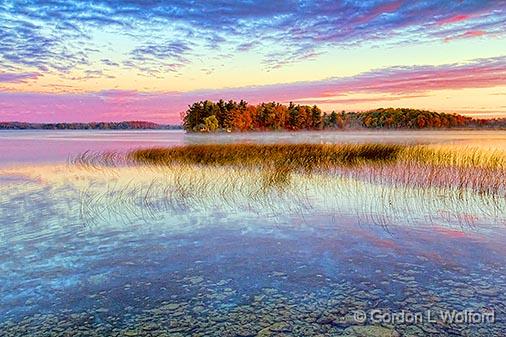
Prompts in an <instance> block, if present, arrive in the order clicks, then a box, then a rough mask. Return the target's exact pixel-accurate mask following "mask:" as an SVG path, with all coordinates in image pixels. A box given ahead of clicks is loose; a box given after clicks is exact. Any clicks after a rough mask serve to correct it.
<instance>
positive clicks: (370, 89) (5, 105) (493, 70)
mask: <svg viewBox="0 0 506 337" xmlns="http://www.w3.org/2000/svg"><path fill="white" fill-rule="evenodd" d="M504 85H506V56H503V57H496V58H489V59H478V60H474V61H472V62H469V63H464V64H447V65H440V66H412V67H391V68H385V69H378V70H373V71H369V72H366V73H362V74H358V75H356V76H351V77H344V78H329V79H324V80H319V81H306V82H295V83H284V84H275V85H264V86H250V87H242V88H225V89H207V90H197V91H190V92H155V93H141V92H137V91H131V90H127V91H121V90H110V91H101V92H95V93H82V94H71V93H67V94H66V93H61V94H52V93H23V92H8V91H3V92H2V91H0V120H3V121H12V120H18V121H30V122H58V121H98V120H100V121H118V120H132V119H135V120H139V119H142V120H151V121H154V122H162V123H177V122H179V121H180V113H181V112H182V111H184V110H185V109H186V107H187V106H188V104H191V103H192V102H194V101H198V100H205V99H210V100H218V99H221V98H223V99H235V100H239V99H245V100H247V101H249V102H251V103H258V102H262V101H273V100H274V101H280V102H290V101H304V102H308V104H315V103H341V104H354V103H364V102H371V104H373V103H375V102H381V101H385V100H394V99H396V98H380V99H370V101H368V100H369V98H363V99H348V98H346V97H343V98H342V99H341V98H337V99H336V98H331V97H332V96H344V95H347V94H352V93H374V94H386V95H397V96H398V97H399V99H402V98H403V97H404V98H410V97H417V96H420V95H424V94H427V92H429V91H433V90H443V89H455V90H456V89H464V88H489V87H496V86H504ZM360 100H361V101H360ZM375 105H376V104H375Z"/></svg>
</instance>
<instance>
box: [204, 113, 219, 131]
mask: <svg viewBox="0 0 506 337" xmlns="http://www.w3.org/2000/svg"><path fill="white" fill-rule="evenodd" d="M219 126H220V125H219V122H218V119H217V118H216V116H215V115H211V116H209V117H206V118H204V127H205V129H206V131H207V132H214V131H216V130H218V128H219Z"/></svg>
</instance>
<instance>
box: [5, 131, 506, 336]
mask: <svg viewBox="0 0 506 337" xmlns="http://www.w3.org/2000/svg"><path fill="white" fill-rule="evenodd" d="M237 142H250V143H307V142H311V143H368V142H375V143H376V142H379V143H400V144H405V143H408V144H415V143H416V144H418V143H421V144H444V145H450V146H453V147H456V148H459V149H462V151H466V150H467V149H469V148H475V147H479V148H491V149H495V150H499V151H502V150H504V151H506V131H413V132H411V131H394V132H382V131H370V132H369V131H368V132H365V131H364V132H362V131H360V132H352V131H346V132H297V133H288V132H286V133H251V134H222V135H187V134H185V133H183V132H182V131H5V132H0V158H1V162H0V251H1V252H2V253H1V254H0V293H1V297H0V335H1V336H138V335H139V336H399V335H402V336H504V335H506V319H505V312H506V308H505V303H506V244H505V242H506V212H505V210H506V198H505V197H504V195H499V196H497V195H494V196H491V195H483V194H479V193H474V192H472V191H466V192H462V191H460V190H455V191H453V190H444V189H438V188H427V189H421V188H415V187H409V186H390V185H384V184H379V183H374V182H370V181H365V180H360V179H358V180H357V179H352V178H349V177H341V176H335V175H311V176H308V175H304V174H293V175H292V176H291V177H290V180H289V181H286V182H283V185H280V186H278V185H274V186H270V185H266V184H265V176H264V174H263V173H262V172H260V171H254V170H252V171H243V170H238V169H233V168H229V167H209V168H207V167H199V166H196V167H182V168H180V169H178V170H174V169H164V168H163V167H162V168H160V167H157V168H150V167H137V166H122V165H118V166H111V167H109V166H105V167H98V166H97V167H96V166H83V165H75V164H72V163H71V162H72V158H74V157H76V156H78V155H79V154H81V153H83V152H85V151H93V152H100V151H118V152H125V151H127V150H131V149H133V148H140V147H150V146H174V145H186V144H206V143H237Z"/></svg>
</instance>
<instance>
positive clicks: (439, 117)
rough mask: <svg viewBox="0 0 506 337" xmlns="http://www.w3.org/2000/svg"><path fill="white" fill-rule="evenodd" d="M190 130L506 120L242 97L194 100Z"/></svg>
mask: <svg viewBox="0 0 506 337" xmlns="http://www.w3.org/2000/svg"><path fill="white" fill-rule="evenodd" d="M182 120H183V128H184V129H185V130H186V131H190V132H214V131H219V130H224V131H259V130H321V129H349V128H351V129H353V128H409V129H424V128H455V127H494V128H495V127H506V119H474V118H471V117H466V116H462V115H458V114H449V113H439V112H432V111H426V110H417V109H406V108H395V109H394V108H388V109H384V108H381V109H375V110H371V111H366V112H345V111H341V112H335V111H332V112H330V113H327V112H322V110H321V109H320V108H319V107H317V106H316V105H313V106H309V105H300V104H293V103H290V104H289V105H284V104H280V103H277V102H267V103H260V104H257V105H252V104H248V103H247V102H246V101H244V100H241V101H240V102H236V101H233V100H230V101H224V100H219V101H218V102H212V101H209V100H205V101H200V102H195V103H193V104H192V105H189V106H188V109H187V110H186V111H185V112H184V113H183V114H182Z"/></svg>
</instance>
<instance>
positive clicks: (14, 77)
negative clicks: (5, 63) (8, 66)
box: [0, 73, 40, 83]
mask: <svg viewBox="0 0 506 337" xmlns="http://www.w3.org/2000/svg"><path fill="white" fill-rule="evenodd" d="M39 76H40V74H39V73H0V83H21V82H26V81H27V80H32V79H37V78H38V77H39Z"/></svg>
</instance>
